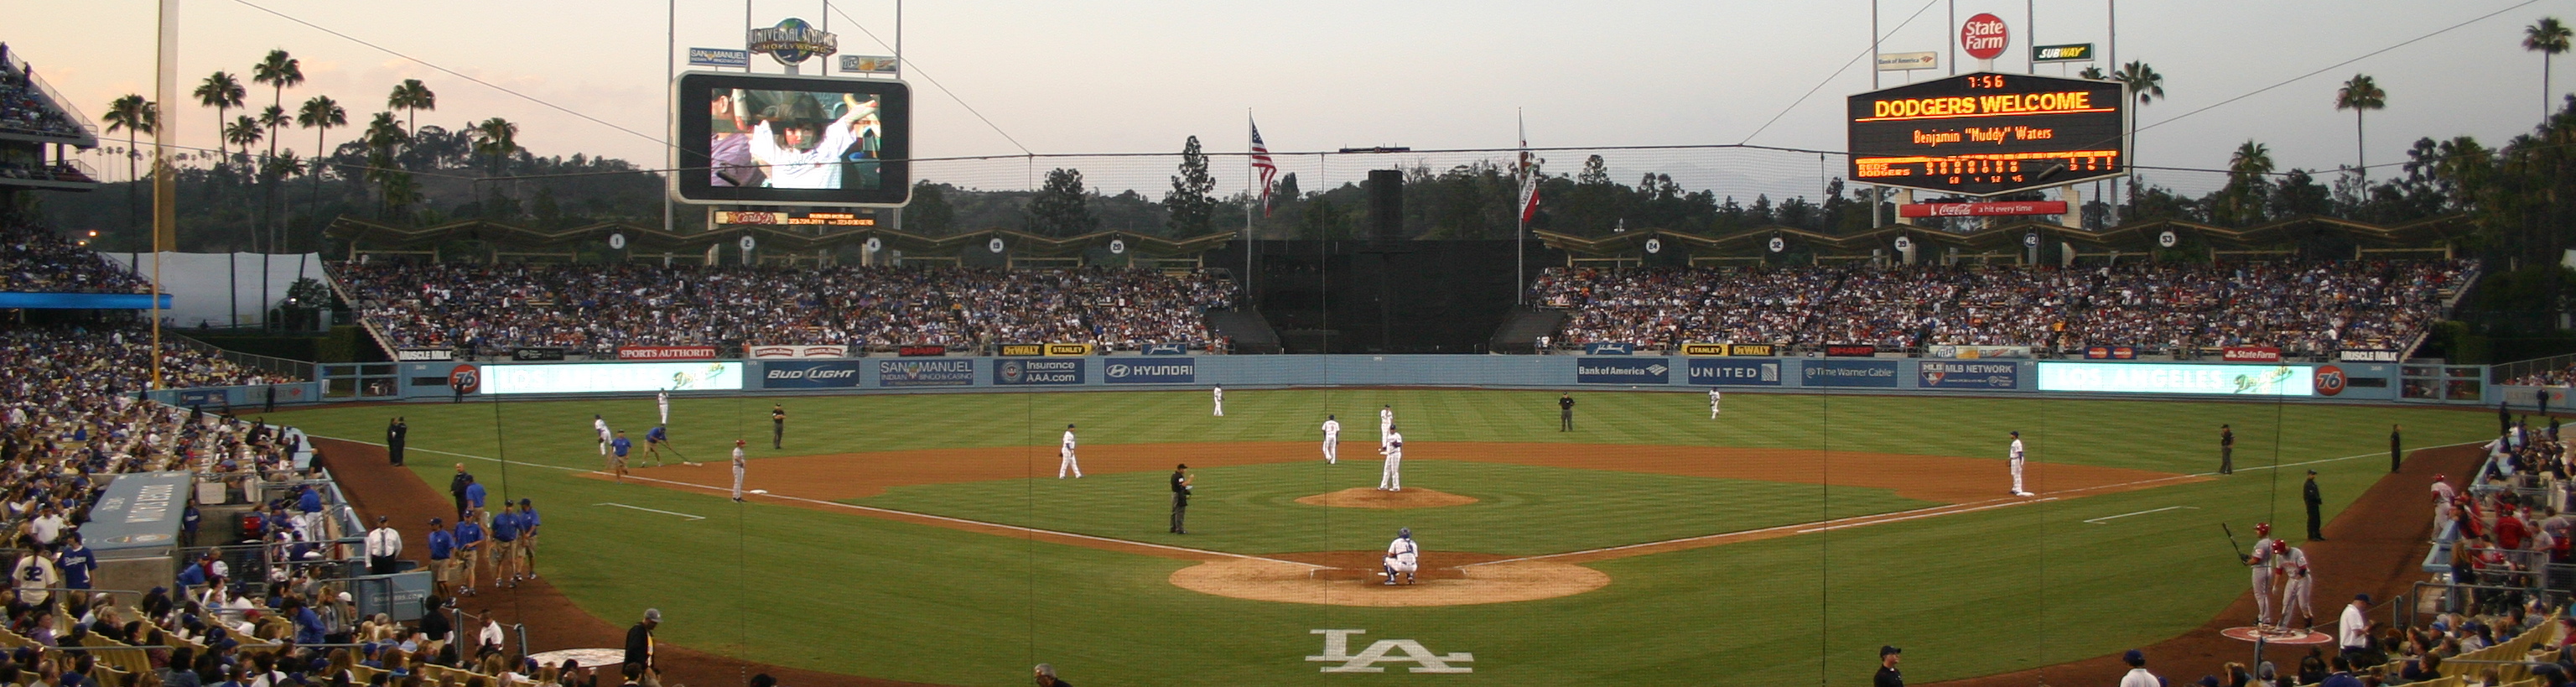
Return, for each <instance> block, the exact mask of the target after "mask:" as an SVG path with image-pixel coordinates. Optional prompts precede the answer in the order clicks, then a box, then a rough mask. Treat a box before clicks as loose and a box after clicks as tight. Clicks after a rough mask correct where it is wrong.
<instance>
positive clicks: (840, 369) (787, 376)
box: [760, 360, 867, 389]
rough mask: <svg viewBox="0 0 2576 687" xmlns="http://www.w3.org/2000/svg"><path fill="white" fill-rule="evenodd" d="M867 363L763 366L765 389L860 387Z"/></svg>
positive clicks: (776, 363) (773, 364)
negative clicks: (860, 378)
mask: <svg viewBox="0 0 2576 687" xmlns="http://www.w3.org/2000/svg"><path fill="white" fill-rule="evenodd" d="M865 366H866V363H864V362H861V361H856V360H800V361H795V362H784V361H781V362H771V363H764V364H762V365H761V368H762V372H761V374H760V388H763V389H849V388H855V387H857V386H858V385H859V373H860V372H861V371H864V370H866V369H867V368H866V367H865Z"/></svg>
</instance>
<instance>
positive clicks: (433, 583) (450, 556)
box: [429, 518, 456, 596]
mask: <svg viewBox="0 0 2576 687" xmlns="http://www.w3.org/2000/svg"><path fill="white" fill-rule="evenodd" d="M455 578H456V535H455V534H454V533H451V532H448V531H447V523H446V522H445V521H442V520H440V519H438V518H430V519H429V580H430V590H431V591H430V594H431V595H432V596H447V595H448V594H449V590H448V588H447V586H448V583H449V582H450V581H452V580H454V579H455Z"/></svg>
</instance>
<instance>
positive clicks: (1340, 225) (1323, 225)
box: [1297, 195, 1351, 241]
mask: <svg viewBox="0 0 2576 687" xmlns="http://www.w3.org/2000/svg"><path fill="white" fill-rule="evenodd" d="M1297 229H1298V233H1299V235H1300V236H1302V237H1304V238H1307V239H1312V240H1319V241H1324V240H1334V239H1347V238H1350V237H1351V213H1350V212H1349V211H1347V210H1344V209H1342V208H1341V206H1339V205H1335V204H1333V201H1330V200H1325V199H1324V197H1323V196H1320V195H1318V196H1316V197H1315V198H1314V199H1312V200H1308V201H1306V202H1305V204H1304V207H1302V208H1300V209H1299V210H1298V213H1297Z"/></svg>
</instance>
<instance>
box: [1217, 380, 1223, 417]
mask: <svg viewBox="0 0 2576 687" xmlns="http://www.w3.org/2000/svg"><path fill="white" fill-rule="evenodd" d="M1215 392H1216V416H1217V417H1225V387H1222V386H1219V387H1216V388H1215Z"/></svg>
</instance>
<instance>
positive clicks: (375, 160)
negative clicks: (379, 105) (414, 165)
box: [361, 112, 410, 215]
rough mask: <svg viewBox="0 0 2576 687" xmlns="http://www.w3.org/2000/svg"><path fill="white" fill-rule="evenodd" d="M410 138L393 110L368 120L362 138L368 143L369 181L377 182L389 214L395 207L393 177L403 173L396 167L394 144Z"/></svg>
mask: <svg viewBox="0 0 2576 687" xmlns="http://www.w3.org/2000/svg"><path fill="white" fill-rule="evenodd" d="M409 139H410V136H409V135H408V134H405V133H404V132H403V128H402V125H401V124H398V123H395V122H394V113H392V112H378V113H376V116H375V118H374V119H371V120H368V121H367V131H366V134H365V135H364V136H363V137H362V138H361V140H364V141H366V143H367V173H366V177H367V181H370V182H373V183H375V184H376V186H377V188H378V189H380V190H381V191H382V192H383V193H382V196H381V198H382V199H383V202H384V205H383V207H384V210H385V214H387V215H390V214H392V209H393V202H392V201H393V196H394V191H393V178H394V177H395V176H397V175H401V172H398V171H395V169H394V153H393V150H394V146H397V145H401V144H402V142H403V141H406V140H409Z"/></svg>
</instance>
